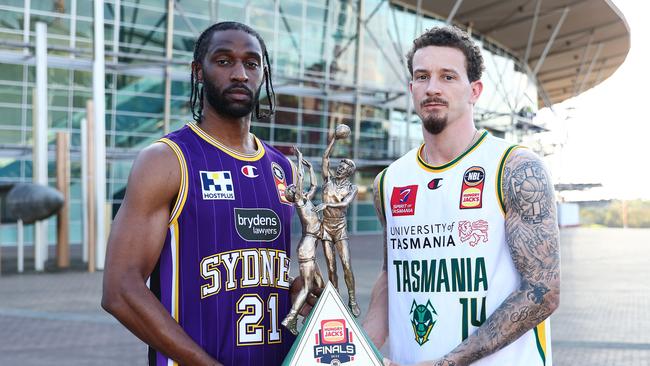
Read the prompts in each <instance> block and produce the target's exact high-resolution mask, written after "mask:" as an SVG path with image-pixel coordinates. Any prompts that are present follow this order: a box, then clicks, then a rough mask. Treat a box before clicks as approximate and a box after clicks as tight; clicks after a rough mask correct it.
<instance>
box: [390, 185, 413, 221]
mask: <svg viewBox="0 0 650 366" xmlns="http://www.w3.org/2000/svg"><path fill="white" fill-rule="evenodd" d="M417 194H418V186H417V185H410V186H405V187H393V193H392V194H391V196H390V208H391V212H392V214H393V216H412V215H414V214H415V199H416V197H417Z"/></svg>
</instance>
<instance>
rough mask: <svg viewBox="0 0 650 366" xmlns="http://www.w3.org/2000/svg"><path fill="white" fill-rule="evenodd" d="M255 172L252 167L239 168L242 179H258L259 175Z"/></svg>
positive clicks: (255, 168) (254, 168)
mask: <svg viewBox="0 0 650 366" xmlns="http://www.w3.org/2000/svg"><path fill="white" fill-rule="evenodd" d="M256 170H257V167H255V166H252V165H244V166H243V167H241V173H242V174H243V175H244V177H248V178H257V177H259V174H257V172H256Z"/></svg>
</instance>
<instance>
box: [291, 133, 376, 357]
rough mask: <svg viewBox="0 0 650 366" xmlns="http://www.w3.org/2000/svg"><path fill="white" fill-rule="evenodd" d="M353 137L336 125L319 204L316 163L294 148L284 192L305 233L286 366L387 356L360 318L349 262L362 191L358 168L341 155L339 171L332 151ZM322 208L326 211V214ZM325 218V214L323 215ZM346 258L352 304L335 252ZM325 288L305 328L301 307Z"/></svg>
mask: <svg viewBox="0 0 650 366" xmlns="http://www.w3.org/2000/svg"><path fill="white" fill-rule="evenodd" d="M348 136H350V128H349V127H348V126H346V125H338V126H336V129H335V132H334V135H333V136H332V138H331V140H330V141H329V143H328V145H327V148H326V149H325V153H324V155H323V180H324V182H323V186H322V189H323V203H321V204H319V205H318V206H316V207H314V204H313V203H312V199H313V198H314V195H315V192H316V175H315V174H314V169H313V167H312V165H311V164H310V163H309V161H307V160H306V159H304V158H303V156H302V154H301V153H300V150H298V149H297V148H295V147H294V153H295V154H296V157H297V158H298V167H297V174H296V175H297V177H296V181H295V182H294V184H292V185H289V186H288V187H287V189H286V191H285V196H286V198H287V200H289V201H290V202H292V203H293V205H294V206H295V208H296V212H297V213H298V217H299V218H300V223H301V224H302V237H301V238H300V242H299V244H298V248H297V252H298V263H299V264H300V267H299V268H300V275H301V276H302V278H303V287H302V288H301V289H300V291H299V293H298V296H297V297H296V299H295V300H294V302H293V305H292V308H291V310H290V311H289V314H287V316H286V317H285V318H284V320H282V325H284V326H285V327H286V328H287V329H289V331H290V332H291V333H293V334H296V335H298V337H297V338H296V340H295V341H294V343H293V345H292V346H291V350H290V351H289V353H288V354H287V357H286V358H285V359H284V362H283V363H282V366H304V365H316V364H322V365H342V364H346V365H347V364H348V363H349V365H350V366H356V365H358V366H382V365H383V362H382V359H383V357H382V355H381V353H380V352H379V350H377V348H376V347H375V346H374V344H373V343H372V341H371V340H370V338H369V337H368V335H367V334H366V333H365V332H364V331H363V328H362V327H361V326H360V325H359V323H358V322H357V320H356V318H358V317H359V314H360V312H361V311H360V309H359V305H358V304H357V301H356V297H355V289H354V275H353V273H352V266H351V263H350V250H349V247H348V232H347V223H346V213H347V210H348V207H349V206H350V203H352V201H353V200H354V198H355V197H356V195H357V191H358V189H357V186H356V185H354V184H352V182H351V181H350V179H351V178H352V176H353V175H354V171H355V169H356V167H355V165H354V162H353V161H352V160H350V159H341V161H340V163H339V165H338V166H337V168H336V172H330V170H329V167H330V154H331V153H332V150H333V149H334V144H335V143H336V141H337V140H341V139H345V138H347V137H348ZM304 166H307V168H309V176H310V179H311V183H310V186H309V190H307V192H304V191H303V185H304V184H303V176H304ZM321 213H322V214H321ZM321 217H322V218H321ZM318 240H322V241H323V250H324V252H325V260H326V262H327V269H328V275H329V283H328V284H327V285H325V286H323V282H324V281H323V277H322V276H321V273H320V269H319V268H318V265H317V263H316V261H315V252H316V246H317V244H318ZM337 255H338V256H339V258H341V262H342V263H343V271H344V275H345V284H346V285H347V287H348V295H349V297H348V304H347V306H346V305H345V304H344V303H343V301H342V300H341V296H340V295H339V291H338V281H337V279H338V277H337V274H336V256H337ZM316 287H319V288H323V287H324V288H323V290H322V292H320V295H319V296H318V298H317V301H316V304H315V305H314V308H313V309H312V310H311V312H310V314H309V316H308V317H307V318H306V319H305V324H304V325H303V327H302V329H301V330H300V334H298V331H297V329H296V323H297V318H298V314H299V311H300V309H301V308H302V307H303V305H304V304H305V302H306V300H307V299H308V297H309V296H312V295H311V294H312V293H313V290H314V289H315V288H316Z"/></svg>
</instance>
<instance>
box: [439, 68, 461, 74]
mask: <svg viewBox="0 0 650 366" xmlns="http://www.w3.org/2000/svg"><path fill="white" fill-rule="evenodd" d="M442 71H444V72H450V73H453V74H456V75H459V73H458V71H456V70H454V69H447V68H443V69H442Z"/></svg>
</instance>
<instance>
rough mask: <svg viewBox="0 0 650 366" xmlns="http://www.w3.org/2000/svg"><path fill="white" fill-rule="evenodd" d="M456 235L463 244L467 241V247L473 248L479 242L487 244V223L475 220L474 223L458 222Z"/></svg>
mask: <svg viewBox="0 0 650 366" xmlns="http://www.w3.org/2000/svg"><path fill="white" fill-rule="evenodd" d="M458 234H459V235H460V240H461V241H462V242H463V243H465V242H467V241H469V245H471V246H473V247H475V246H476V245H477V244H478V243H479V242H480V241H482V242H484V243H487V241H488V222H487V221H485V220H477V221H474V222H472V221H460V222H459V223H458Z"/></svg>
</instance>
